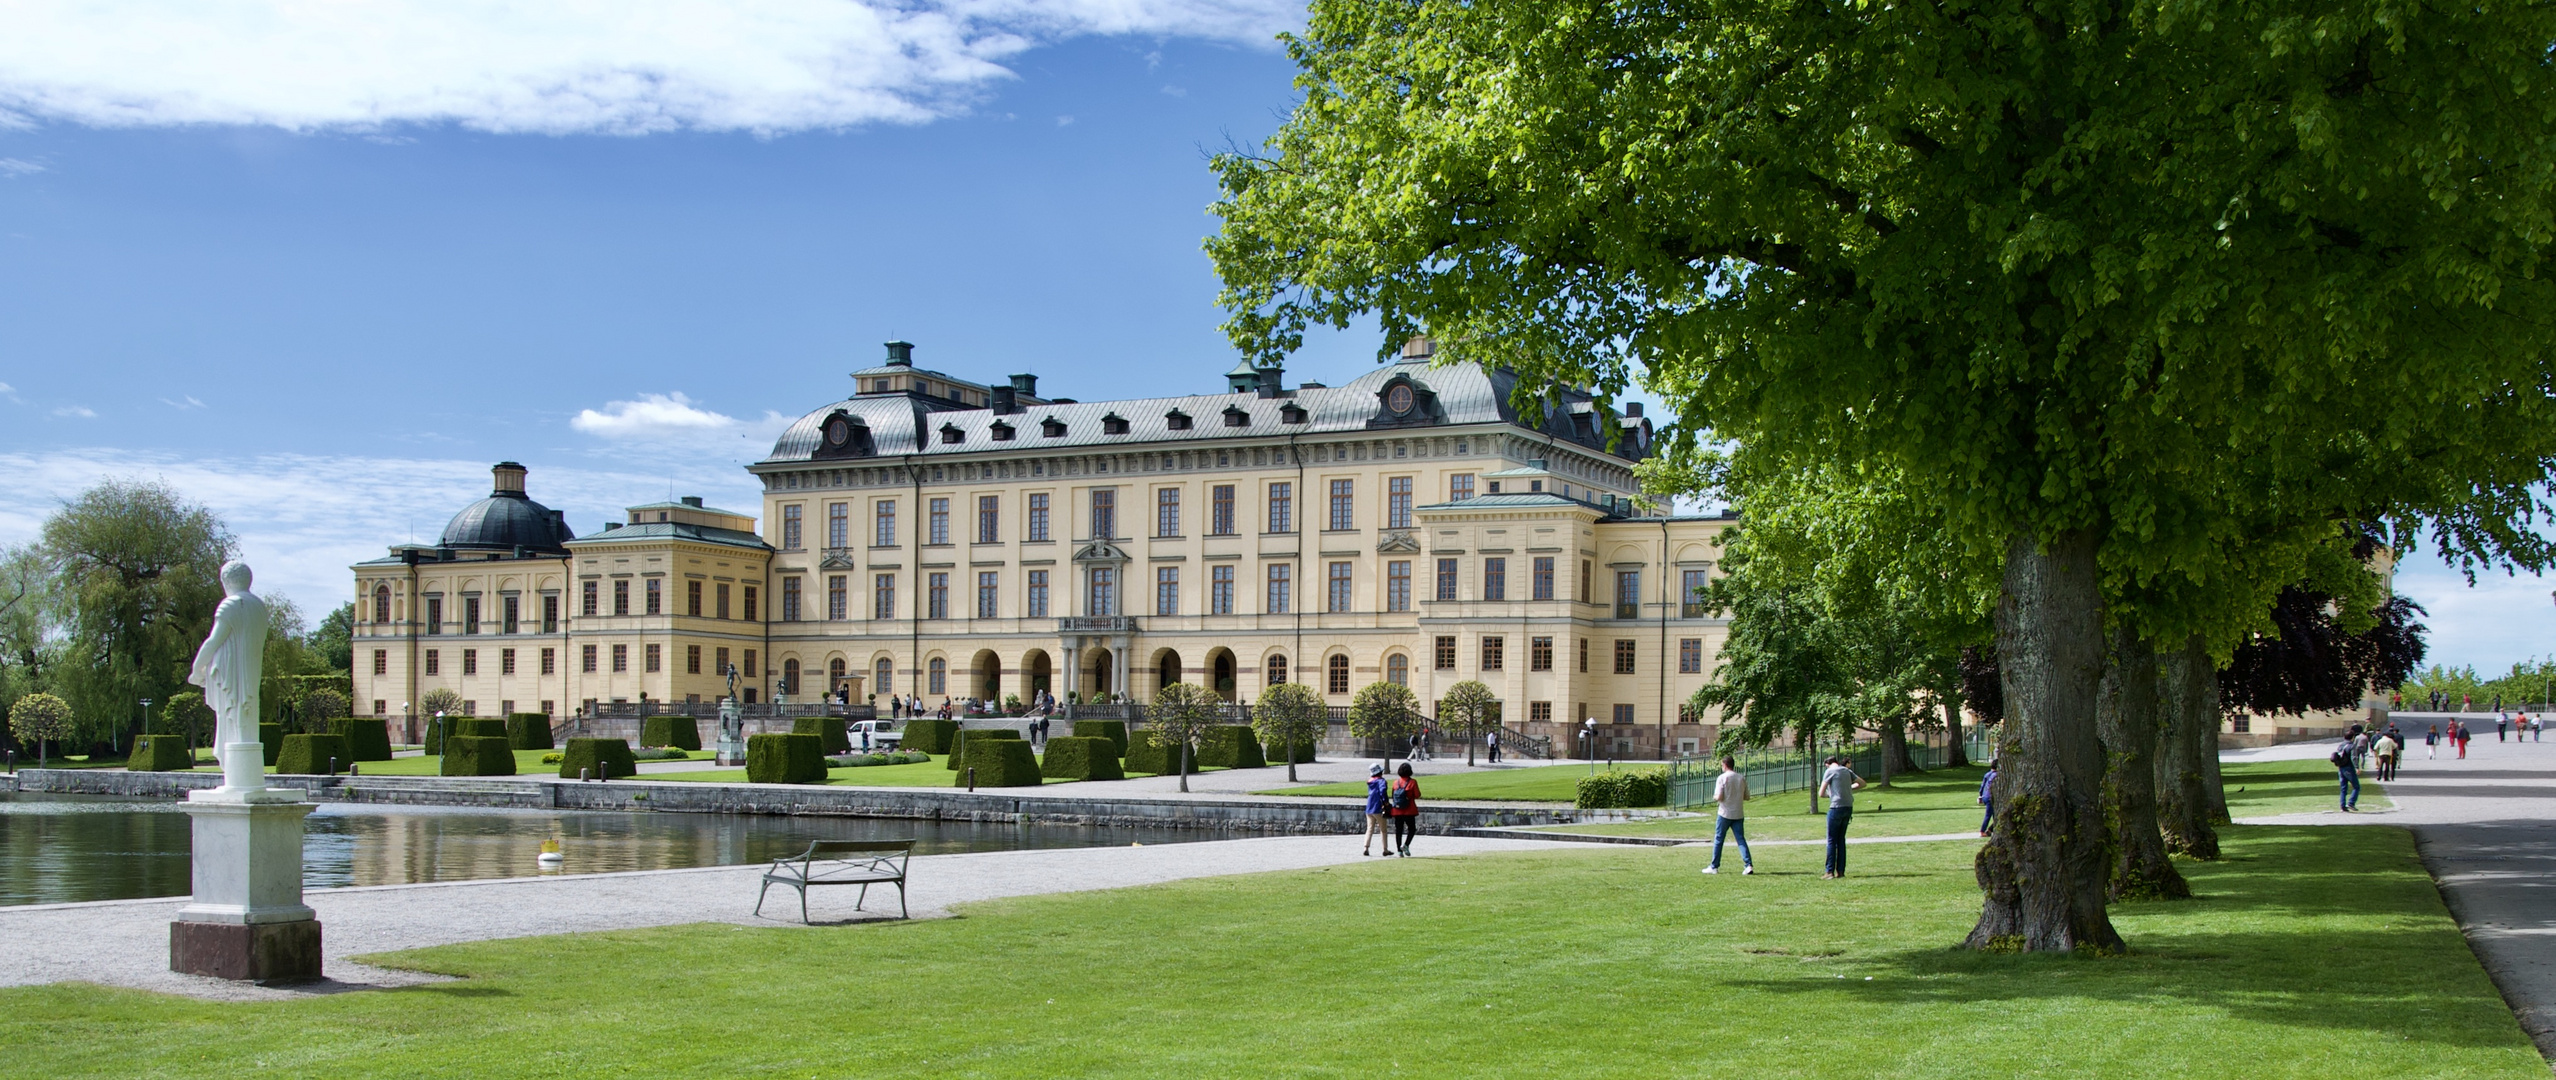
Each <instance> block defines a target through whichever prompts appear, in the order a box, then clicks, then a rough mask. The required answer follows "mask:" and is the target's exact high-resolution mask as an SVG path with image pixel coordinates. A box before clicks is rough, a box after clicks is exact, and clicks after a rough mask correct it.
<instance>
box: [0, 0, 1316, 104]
mask: <svg viewBox="0 0 2556 1080" xmlns="http://www.w3.org/2000/svg"><path fill="white" fill-rule="evenodd" d="M8 10H9V16H8V25H9V31H8V32H7V33H6V34H0V124H5V123H6V122H8V121H10V120H12V115H11V114H15V120H16V121H17V122H19V123H24V122H26V121H27V120H29V119H33V120H58V121H69V122H72V123H78V124H87V125H92V126H101V127H122V126H153V125H170V124H199V123H213V124H251V125H268V126H274V127H280V128H286V129H290V130H318V129H347V130H358V131H366V130H375V129H379V128H382V127H385V126H390V125H397V124H403V123H429V124H434V123H454V124H459V125H461V126H464V127H469V128H475V129H479V130H484V131H495V132H547V133H569V132H620V133H633V132H648V131H666V130H679V129H692V130H705V131H730V130H743V131H756V132H782V131H795V130H806V129H821V128H834V127H842V126H847V125H854V124H863V123H871V122H878V121H888V122H904V123H911V122H919V121H924V120H929V119H932V118H934V117H938V116H944V115H948V114H950V113H952V112H955V111H957V110H959V109H960V108H963V107H964V105H965V104H966V103H967V101H968V100H970V98H971V97H972V96H973V95H974V94H976V93H978V92H980V91H981V90H982V89H983V88H984V87H985V86H987V85H988V84H990V83H992V82H995V81H997V80H1001V79H1005V78H1008V77H1010V74H1011V73H1010V72H1009V71H1008V70H1006V69H1005V68H1004V67H1003V66H1002V61H1004V60H1005V59H1007V58H1009V57H1012V56H1014V55H1017V54H1019V53H1021V52H1023V51H1025V50H1028V49H1031V48H1035V47H1037V46H1039V45H1043V44H1049V43H1053V42H1057V41H1062V40H1065V39H1068V38H1073V37H1080V36H1087V35H1117V34H1146V35H1156V36H1181V37H1193V38H1205V39H1210V40H1219V41H1230V42H1239V43H1245V44H1254V45H1264V46H1265V45H1268V44H1270V43H1271V38H1272V36H1273V35H1275V34H1277V33H1278V32H1280V31H1282V30H1285V29H1288V28H1290V27H1292V26H1295V25H1297V24H1298V23H1299V22H1300V21H1301V20H1302V18H1303V14H1304V6H1303V3H1302V0H616V2H605V0H557V2H552V3H539V4H523V3H515V2H512V0H338V2H332V3H325V4H313V3H302V2H295V0H227V2H224V0H216V2H206V0H191V2H190V0H104V2H98V0H28V2H24V3H17V4H12V5H10V7H9V9H8Z"/></svg>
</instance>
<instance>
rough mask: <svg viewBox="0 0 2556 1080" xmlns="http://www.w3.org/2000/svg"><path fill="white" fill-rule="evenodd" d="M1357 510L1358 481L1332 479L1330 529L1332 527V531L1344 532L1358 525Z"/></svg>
mask: <svg viewBox="0 0 2556 1080" xmlns="http://www.w3.org/2000/svg"><path fill="white" fill-rule="evenodd" d="M1357 510H1358V482H1357V481H1355V480H1334V481H1332V482H1331V529H1332V531H1333V532H1346V531H1348V530H1350V529H1354V528H1357V527H1358V514H1357Z"/></svg>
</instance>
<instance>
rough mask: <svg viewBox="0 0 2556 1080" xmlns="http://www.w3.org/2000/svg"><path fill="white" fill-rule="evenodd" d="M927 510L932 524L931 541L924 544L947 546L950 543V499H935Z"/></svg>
mask: <svg viewBox="0 0 2556 1080" xmlns="http://www.w3.org/2000/svg"><path fill="white" fill-rule="evenodd" d="M926 510H927V512H928V513H929V514H930V522H931V539H929V540H926V541H924V543H927V544H946V543H949V542H950V501H949V500H948V499H934V500H932V501H931V503H929V504H928V505H927V507H926Z"/></svg>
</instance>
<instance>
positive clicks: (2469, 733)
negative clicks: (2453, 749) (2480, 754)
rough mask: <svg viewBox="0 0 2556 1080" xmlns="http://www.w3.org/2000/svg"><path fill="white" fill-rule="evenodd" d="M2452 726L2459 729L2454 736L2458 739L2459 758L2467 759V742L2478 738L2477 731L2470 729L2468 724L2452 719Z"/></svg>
mask: <svg viewBox="0 0 2556 1080" xmlns="http://www.w3.org/2000/svg"><path fill="white" fill-rule="evenodd" d="M2450 726H2451V727H2452V728H2455V729H2457V730H2456V732H2455V734H2453V735H2452V737H2453V738H2455V739H2457V740H2458V757H2459V760H2461V761H2465V760H2467V744H2468V743H2469V742H2470V741H2472V740H2474V739H2475V738H2476V732H2475V731H2473V730H2471V729H2469V728H2468V726H2467V725H2466V724H2464V723H2461V722H2459V721H2456V720H2452V721H2450Z"/></svg>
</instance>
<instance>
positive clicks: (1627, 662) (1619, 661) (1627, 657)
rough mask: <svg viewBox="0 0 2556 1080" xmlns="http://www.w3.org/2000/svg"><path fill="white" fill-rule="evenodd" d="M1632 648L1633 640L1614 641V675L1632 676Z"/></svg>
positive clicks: (1619, 639)
mask: <svg viewBox="0 0 2556 1080" xmlns="http://www.w3.org/2000/svg"><path fill="white" fill-rule="evenodd" d="M1633 648H1634V646H1633V640H1632V639H1631V638H1617V639H1615V673H1616V674H1618V675H1630V674H1633Z"/></svg>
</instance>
